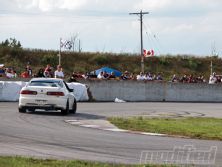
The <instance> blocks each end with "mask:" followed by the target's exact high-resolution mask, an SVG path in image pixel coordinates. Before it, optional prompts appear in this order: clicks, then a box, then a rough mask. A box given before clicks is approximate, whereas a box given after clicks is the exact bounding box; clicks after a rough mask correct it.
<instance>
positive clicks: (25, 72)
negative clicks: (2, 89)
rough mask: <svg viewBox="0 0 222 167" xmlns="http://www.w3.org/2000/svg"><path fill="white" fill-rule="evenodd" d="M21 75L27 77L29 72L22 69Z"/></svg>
mask: <svg viewBox="0 0 222 167" xmlns="http://www.w3.org/2000/svg"><path fill="white" fill-rule="evenodd" d="M21 77H22V78H29V73H28V71H24V72H23V73H21Z"/></svg>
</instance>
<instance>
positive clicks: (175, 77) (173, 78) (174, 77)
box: [171, 74, 178, 82]
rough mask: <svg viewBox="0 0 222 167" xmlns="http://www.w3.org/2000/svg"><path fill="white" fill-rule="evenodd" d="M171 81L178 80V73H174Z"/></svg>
mask: <svg viewBox="0 0 222 167" xmlns="http://www.w3.org/2000/svg"><path fill="white" fill-rule="evenodd" d="M171 82H178V78H177V76H176V74H174V75H173V77H172V79H171Z"/></svg>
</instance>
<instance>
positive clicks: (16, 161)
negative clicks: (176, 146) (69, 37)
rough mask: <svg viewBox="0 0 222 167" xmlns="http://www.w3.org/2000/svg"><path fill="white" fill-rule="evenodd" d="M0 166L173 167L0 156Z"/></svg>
mask: <svg viewBox="0 0 222 167" xmlns="http://www.w3.org/2000/svg"><path fill="white" fill-rule="evenodd" d="M0 167H174V166H168V165H120V164H107V163H106V164H105V163H99V162H87V161H79V160H73V161H64V160H50V159H46V160H41V159H34V158H24V157H3V156H2V157H0Z"/></svg>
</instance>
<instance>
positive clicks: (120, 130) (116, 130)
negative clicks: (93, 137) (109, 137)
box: [103, 128, 129, 132]
mask: <svg viewBox="0 0 222 167" xmlns="http://www.w3.org/2000/svg"><path fill="white" fill-rule="evenodd" d="M103 130H107V131H113V132H129V131H128V130H124V129H117V128H109V129H103Z"/></svg>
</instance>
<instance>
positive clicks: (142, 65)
mask: <svg viewBox="0 0 222 167" xmlns="http://www.w3.org/2000/svg"><path fill="white" fill-rule="evenodd" d="M145 14H149V12H143V11H142V10H141V11H140V12H138V13H130V15H139V17H140V43H141V52H140V54H141V71H142V72H144V56H143V15H145Z"/></svg>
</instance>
